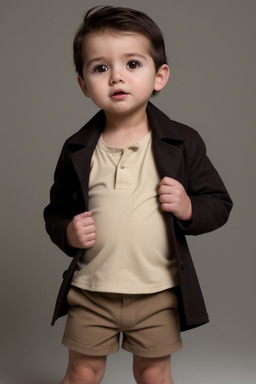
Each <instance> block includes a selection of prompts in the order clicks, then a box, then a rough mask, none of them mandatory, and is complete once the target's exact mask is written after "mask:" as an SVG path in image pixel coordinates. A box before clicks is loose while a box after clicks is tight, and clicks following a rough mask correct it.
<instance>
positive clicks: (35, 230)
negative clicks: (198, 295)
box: [0, 0, 256, 384]
mask: <svg viewBox="0 0 256 384" xmlns="http://www.w3.org/2000/svg"><path fill="white" fill-rule="evenodd" d="M98 4H106V5H116V6H120V5H121V6H129V7H132V8H137V9H140V10H142V11H145V12H146V13H147V14H149V16H151V17H152V18H153V19H154V20H155V21H156V22H157V23H158V25H159V26H160V28H161V29H162V31H163V34H164V37H165V41H166V49H167V55H168V58H169V64H170V71H171V77H170V80H169V83H168V85H167V87H166V88H165V89H164V90H163V91H162V92H161V93H160V95H158V96H157V97H155V98H154V99H153V100H152V101H153V103H155V105H156V106H158V107H160V109H162V110H163V111H164V112H165V113H167V114H168V115H169V116H170V117H171V118H172V119H174V120H178V121H181V122H183V123H185V124H188V125H191V126H192V127H194V128H195V129H197V130H198V131H199V133H200V134H201V136H202V137H203V139H204V141H205V142H206V145H207V149H208V155H209V157H210V158H211V160H212V162H213V163H214V165H215V166H216V168H217V169H218V171H219V173H220V175H221V176H222V178H223V180H224V182H225V185H226V187H227V189H228V190H229V192H230V195H231V197H232V199H233V201H234V209H233V211H232V213H231V217H230V221H229V222H228V224H226V225H225V226H224V227H222V228H221V229H219V230H217V231H216V232H212V233H209V234H206V235H202V236H200V237H196V238H189V239H188V241H189V244H190V248H191V251H192V255H193V260H194V263H195V266H196V269H197V272H198V275H199V280H200V283H201V286H202V289H203V293H204V297H205V301H206V305H207V309H208V312H209V316H210V323H209V324H207V325H205V326H203V327H200V328H198V329H195V330H192V331H189V332H185V333H183V334H182V338H183V343H184V348H183V349H182V350H181V351H179V352H178V353H176V354H175V355H174V356H173V358H172V370H173V377H174V381H175V384H185V383H190V384H205V383H208V384H231V383H232V384H238V383H239V384H241V383H243V384H253V383H255V379H256V367H255V361H256V360H255V358H256V354H255V342H256V337H255V317H256V310H255V307H256V305H255V284H254V283H255V270H256V263H255V233H254V232H255V230H254V221H255V220H254V216H255V149H254V147H255V138H256V137H255V121H256V119H255V105H256V103H255V102H256V98H255V94H256V89H255V83H256V81H255V65H256V62H255V38H256V23H255V14H256V2H255V1H254V0H251V1H250V0H243V1H242V0H240V1H238V0H215V1H211V0H193V1H190V0H179V1H178V0H166V1H164V0H158V1H155V2H150V1H147V0H144V1H140V2H138V1H135V0H128V1H121V0H120V1H107V2H105V1H102V0H101V1H100V2H97V1H89V0H87V1H85V0H84V1H82V0H74V1H68V0H51V1H50V0H44V1H43V0H41V1H39V0H23V1H18V0H1V2H0V18H1V20H0V39H1V45H0V46H1V75H0V76H1V77H0V92H1V114H0V119H1V162H0V164H1V228H2V229H1V251H2V252H1V261H0V263H1V265H0V305H1V309H0V383H3V384H57V383H60V381H61V379H62V377H63V375H64V372H65V369H66V364H67V351H66V348H65V347H63V346H62V345H61V343H60V341H61V337H62V332H63V328H64V324H65V320H64V319H60V320H58V322H57V323H56V325H55V326H54V327H51V326H50V321H51V316H52V311H53V307H54V304H55V299H56V295H57V291H58V288H59V285H60V283H61V275H62V272H63V271H64V269H65V268H66V267H67V265H68V263H69V262H70V259H69V258H68V257H66V256H65V255H64V254H62V252H61V251H60V250H58V249H57V247H56V246H55V245H53V244H52V243H51V242H50V239H49V237H48V235H47V234H46V232H45V229H44V222H43V217H42V212H43V209H44V207H45V206H46V205H47V204H48V201H49V189H50V187H51V185H52V182H53V171H54V168H55V165H56V162H57V159H58V156H59V153H60V150H61V147H62V144H63V142H64V140H65V139H66V138H67V137H69V136H70V135H71V134H72V133H74V132H75V131H77V130H78V129H80V128H81V127H82V126H83V125H84V123H85V122H86V121H87V120H88V119H89V118H90V117H91V116H92V115H93V114H94V113H95V112H96V111H97V109H96V107H94V106H93V105H92V102H91V101H90V100H88V99H85V97H84V96H83V95H82V92H81V91H80V89H79V87H78V85H77V82H76V75H75V72H74V68H73V63H72V41H73V36H74V33H75V31H76V29H77V27H78V25H79V24H80V23H81V21H82V15H83V14H84V12H85V11H86V10H88V9H89V8H91V7H93V6H95V5H98ZM108 361H109V362H108V367H107V373H106V376H105V378H104V380H103V383H105V384H119V383H120V382H122V383H123V384H125V383H127V384H131V383H134V379H133V376H132V369H131V363H132V360H131V356H130V355H129V354H128V353H127V352H124V351H120V352H119V353H117V354H114V355H111V356H110V357H109V360H108Z"/></svg>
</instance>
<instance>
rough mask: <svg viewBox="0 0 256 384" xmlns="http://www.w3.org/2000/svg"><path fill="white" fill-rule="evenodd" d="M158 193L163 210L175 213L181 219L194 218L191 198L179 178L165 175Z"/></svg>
mask: <svg viewBox="0 0 256 384" xmlns="http://www.w3.org/2000/svg"><path fill="white" fill-rule="evenodd" d="M158 194H159V201H160V203H161V209H162V210H163V211H165V212H171V213H173V215H174V216H175V217H177V219H179V220H184V221H188V220H191V219H192V204H191V200H190V198H189V196H188V195H187V193H186V191H185V189H184V187H183V185H182V184H181V183H179V182H178V181H177V180H175V179H172V178H170V177H164V178H163V179H162V180H161V182H160V184H159V189H158Z"/></svg>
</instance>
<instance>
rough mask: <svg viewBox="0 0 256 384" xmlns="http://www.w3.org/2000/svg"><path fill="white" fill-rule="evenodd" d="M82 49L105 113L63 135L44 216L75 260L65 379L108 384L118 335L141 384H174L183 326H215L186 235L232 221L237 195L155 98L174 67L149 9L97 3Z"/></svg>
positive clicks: (67, 306) (87, 78) (83, 74)
mask: <svg viewBox="0 0 256 384" xmlns="http://www.w3.org/2000/svg"><path fill="white" fill-rule="evenodd" d="M73 48H74V62H75V66H76V71H77V74H78V83H79V85H80V87H81V90H82V92H83V93H84V95H85V96H86V97H88V98H91V99H92V101H93V102H94V103H95V104H96V105H97V106H98V107H99V108H100V111H99V112H98V113H97V114H96V115H95V116H94V117H93V118H92V119H91V120H90V121H89V122H88V123H87V124H86V125H85V126H84V127H83V128H82V129H81V130H80V131H78V132H77V133H75V134H74V135H73V136H72V137H71V138H69V139H68V140H67V141H66V142H65V144H64V147H63V149H62V152H61V155H60V158H59V161H58V164H57V167H56V170H55V179H54V184H53V186H52V188H51V199H50V204H49V205H48V206H47V207H46V208H45V211H44V216H45V221H46V229H47V231H48V233H49V235H50V236H51V239H52V241H53V242H54V243H56V244H57V245H58V246H59V247H60V248H61V249H62V250H63V251H64V252H65V253H66V254H67V255H69V256H71V257H72V258H73V259H72V262H71V264H70V267H69V269H68V270H67V271H66V272H65V273H64V279H63V283H62V286H61V289H60V292H59V296H58V300H57V304H56V308H55V313H54V317H53V322H52V323H54V322H55V320H56V319H57V318H58V317H59V316H62V315H64V314H66V313H67V311H68V318H67V323H66V329H65V333H64V336H63V343H64V345H65V346H67V347H68V348H69V364H68V369H67V373H66V376H65V378H64V380H63V384H71V383H72V384H75V383H76V384H77V383H79V384H80V383H99V382H100V381H101V380H102V378H103V375H104V371H105V365H106V356H107V355H108V354H110V353H113V352H116V351H117V350H118V348H119V335H120V333H121V332H122V334H123V341H122V347H123V348H124V349H126V350H127V351H129V352H131V353H132V354H133V356H134V366H133V371H134V377H135V379H136V381H137V383H144V384H145V383H146V384H149V383H152V384H157V383H168V384H170V383H173V381H172V377H171V370H170V356H171V354H172V353H174V352H175V351H177V350H178V349H180V348H181V346H182V342H181V338H180V331H184V330H186V329H190V328H193V327H197V326H199V325H202V324H205V323H206V322H207V321H208V316H207V312H206V309H205V305H204V300H203V297H202V294H201V290H200V287H199V284H198V280H197V276H196V272H195V270H194V267H193V263H192V259H191V257H190V254H189V250H188V247H187V244H186V240H185V235H190V234H191V235H197V234H201V233H205V232H208V231H212V230H214V229H216V228H218V227H220V226H221V225H223V224H224V223H225V222H226V221H227V219H228V216H229V212H230V210H231V207H232V202H231V199H230V197H229V195H228V193H227V191H226V189H225V187H224V185H223V182H222V181H221V179H220V176H219V175H218V173H217V172H216V170H215V168H214V167H213V165H212V164H211V162H210V161H209V159H208V157H207V156H206V150H205V145H204V143H203V141H202V139H201V138H200V136H199V135H198V133H197V132H196V131H194V130H193V129H192V128H189V127H187V126H185V125H183V124H181V123H177V122H174V121H172V120H170V119H169V118H168V117H167V116H166V115H164V114H163V113H162V112H161V111H159V110H158V109H157V108H156V107H155V106H153V105H152V104H151V103H150V102H149V99H150V97H151V96H152V94H155V93H157V92H159V91H160V90H161V89H163V88H164V86H165V85H166V83H167V81H168V77H169V68H168V65H167V59H166V53H165V47H164V40H163V37H162V33H161V31H160V30H159V28H158V27H157V25H156V24H155V23H154V22H153V21H152V20H151V19H150V18H149V17H148V16H147V15H145V14H144V13H142V12H139V11H136V10H132V9H127V8H120V7H118V8H117V7H109V6H107V7H103V8H96V9H92V10H90V11H89V12H88V13H87V14H86V16H85V18H84V21H83V23H82V25H81V26H80V28H79V30H78V31H77V34H76V36H75V39H74V46H73ZM66 296H67V298H66Z"/></svg>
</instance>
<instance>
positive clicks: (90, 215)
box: [77, 211, 92, 219]
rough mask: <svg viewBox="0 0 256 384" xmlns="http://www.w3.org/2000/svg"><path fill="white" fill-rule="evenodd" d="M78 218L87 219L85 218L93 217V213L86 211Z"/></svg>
mask: <svg viewBox="0 0 256 384" xmlns="http://www.w3.org/2000/svg"><path fill="white" fill-rule="evenodd" d="M77 217H80V218H82V219H83V218H85V217H92V211H85V212H82V213H80V214H79V215H77Z"/></svg>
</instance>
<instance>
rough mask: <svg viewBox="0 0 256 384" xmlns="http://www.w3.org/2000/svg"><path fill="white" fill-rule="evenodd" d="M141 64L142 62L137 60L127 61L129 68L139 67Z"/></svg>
mask: <svg viewBox="0 0 256 384" xmlns="http://www.w3.org/2000/svg"><path fill="white" fill-rule="evenodd" d="M140 66H141V64H140V63H139V62H138V61H137V60H131V61H129V62H128V63H127V67H128V68H129V69H137V68H139V67H140Z"/></svg>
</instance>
